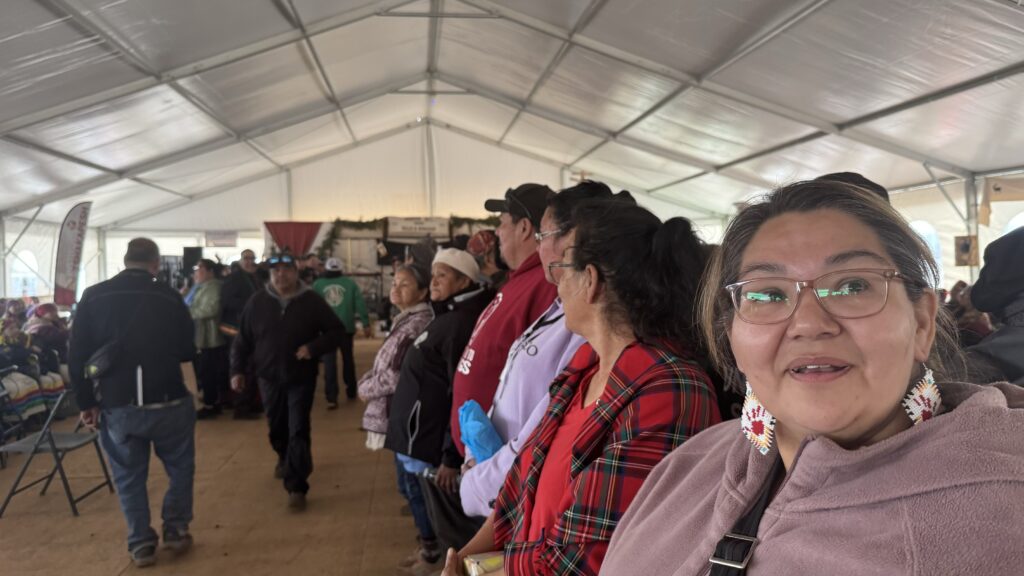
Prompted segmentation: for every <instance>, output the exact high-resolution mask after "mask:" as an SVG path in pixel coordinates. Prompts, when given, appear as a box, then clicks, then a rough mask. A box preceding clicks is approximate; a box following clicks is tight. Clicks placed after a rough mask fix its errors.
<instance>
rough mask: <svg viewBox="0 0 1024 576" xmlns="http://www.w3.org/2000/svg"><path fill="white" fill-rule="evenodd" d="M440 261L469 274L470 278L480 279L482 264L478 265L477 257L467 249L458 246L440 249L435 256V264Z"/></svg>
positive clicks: (474, 280) (473, 279) (475, 280)
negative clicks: (460, 248)
mask: <svg viewBox="0 0 1024 576" xmlns="http://www.w3.org/2000/svg"><path fill="white" fill-rule="evenodd" d="M438 263H441V264H447V265H448V266H451V267H452V268H454V269H455V270H458V271H459V272H462V273H463V274H465V275H466V276H469V279H470V280H472V281H473V282H477V281H479V280H480V266H478V265H477V263H476V259H475V258H473V256H472V255H470V253H469V252H466V251H465V250H459V249H457V248H445V249H444V250H438V251H437V255H436V256H434V264H438Z"/></svg>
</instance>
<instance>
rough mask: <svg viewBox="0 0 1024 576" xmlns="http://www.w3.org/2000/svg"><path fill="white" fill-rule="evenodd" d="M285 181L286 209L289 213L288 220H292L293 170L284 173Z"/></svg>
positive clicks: (289, 169)
mask: <svg viewBox="0 0 1024 576" xmlns="http://www.w3.org/2000/svg"><path fill="white" fill-rule="evenodd" d="M284 179H285V209H286V210H287V211H288V219H289V220H291V219H292V206H293V204H292V200H293V197H292V170H291V168H288V169H287V170H285V171H284Z"/></svg>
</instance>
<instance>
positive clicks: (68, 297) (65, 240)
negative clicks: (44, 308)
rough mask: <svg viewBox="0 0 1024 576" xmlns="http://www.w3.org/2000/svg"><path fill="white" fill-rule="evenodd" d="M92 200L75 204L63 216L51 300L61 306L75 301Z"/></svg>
mask: <svg viewBox="0 0 1024 576" xmlns="http://www.w3.org/2000/svg"><path fill="white" fill-rule="evenodd" d="M90 208H92V202H82V203H81V204H76V205H75V207H74V208H72V209H71V210H70V211H69V212H68V215H67V216H66V217H65V218H64V223H63V224H61V226H60V238H59V239H58V240H57V262H56V270H55V271H54V276H53V278H54V283H53V301H54V302H55V303H57V304H59V305H62V306H70V305H72V304H74V303H75V298H76V295H77V294H78V271H79V269H80V268H81V266H82V250H83V248H84V247H85V234H86V232H87V231H88V229H89V209H90Z"/></svg>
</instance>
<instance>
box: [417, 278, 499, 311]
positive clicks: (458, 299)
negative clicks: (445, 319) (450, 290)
mask: <svg viewBox="0 0 1024 576" xmlns="http://www.w3.org/2000/svg"><path fill="white" fill-rule="evenodd" d="M486 291H487V289H486V288H484V287H482V286H479V285H476V284H473V285H471V286H470V287H469V288H466V289H465V290H463V291H462V292H459V293H457V294H455V295H453V296H451V297H450V298H448V299H447V300H442V301H441V302H433V301H431V302H430V307H431V308H432V309H433V310H434V316H440V315H441V314H444V313H445V312H449V311H451V310H455V309H456V308H458V307H459V306H460V305H461V304H462V303H463V302H466V301H468V300H471V299H473V298H476V297H477V296H479V295H480V294H482V293H484V292H486Z"/></svg>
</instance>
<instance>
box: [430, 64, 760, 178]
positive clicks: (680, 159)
mask: <svg viewBox="0 0 1024 576" xmlns="http://www.w3.org/2000/svg"><path fill="white" fill-rule="evenodd" d="M437 78H438V79H439V80H441V81H443V82H445V83H447V84H451V85H452V86H455V87H457V88H461V89H463V90H466V91H467V92H470V93H472V94H474V95H477V96H480V97H482V98H485V99H488V100H491V101H493V102H497V103H499V104H502V105H504V106H508V107H510V108H517V109H519V108H521V109H522V110H523V111H524V112H527V113H529V114H533V115H535V116H538V117H540V118H544V119H545V120H549V121H551V122H554V123H556V124H559V125H561V126H565V127H567V128H572V129H573V130H576V131H578V132H583V133H585V134H589V135H591V136H596V137H598V138H607V139H608V140H609V141H611V142H617V143H619V144H622V145H623V146H625V147H627V148H632V149H634V150H639V151H642V152H647V153H649V154H652V155H655V156H658V157H660V158H663V159H666V160H671V161H673V162H677V163H679V164H684V165H687V166H692V167H694V168H699V169H701V170H704V171H705V172H712V171H715V167H714V166H713V165H711V164H709V163H708V162H705V161H703V160H700V159H699V158H694V157H692V156H688V155H686V154H680V153H679V152H675V151H672V150H666V149H665V148H661V147H660V146H655V145H653V144H648V143H646V142H641V141H639V140H636V139H635V138H629V137H625V136H615V135H614V134H613V133H612V132H608V131H607V130H604V129H602V128H599V127H597V126H593V125H590V124H587V123H584V122H580V121H578V120H573V119H571V118H566V117H565V116H563V115H562V114H559V113H557V112H552V111H550V110H547V109H544V108H541V107H539V106H536V105H533V104H527V103H526V102H524V101H522V100H517V99H515V98H513V97H511V96H507V95H505V94H499V93H497V92H494V91H492V90H490V89H488V88H485V87H483V86H479V85H477V84H475V83H473V82H470V81H468V80H464V79H462V78H456V77H453V76H449V75H447V74H444V73H439V74H438V75H437ZM722 176H727V177H729V178H731V179H733V180H737V181H740V182H743V183H744V184H748V185H753V186H757V187H760V188H770V187H771V184H770V183H768V182H765V181H763V180H760V179H751V178H747V177H746V176H744V175H732V174H722Z"/></svg>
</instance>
